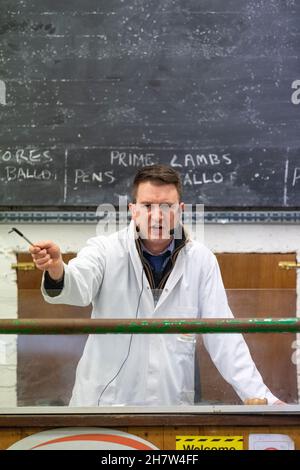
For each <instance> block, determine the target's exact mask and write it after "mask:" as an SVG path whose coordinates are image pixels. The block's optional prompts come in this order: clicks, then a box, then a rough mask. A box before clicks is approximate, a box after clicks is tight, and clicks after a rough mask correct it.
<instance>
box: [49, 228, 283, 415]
mask: <svg viewBox="0 0 300 470" xmlns="http://www.w3.org/2000/svg"><path fill="white" fill-rule="evenodd" d="M42 292H43V295H44V298H45V300H46V301H47V302H49V303H52V304H59V303H64V304H70V305H78V306H85V305H89V304H90V303H91V302H92V304H93V312H92V318H135V317H137V318H139V319H142V318H176V317H177V318H178V317H180V318H197V317H202V318H214V317H227V318H231V317H232V313H231V311H230V309H229V306H228V303H227V298H226V294H225V291H224V287H223V283H222V279H221V275H220V271H219V267H218V264H217V261H216V258H215V256H214V255H213V254H212V253H211V251H210V250H208V249H207V248H206V247H204V246H203V245H202V244H201V243H199V242H196V241H188V242H187V244H186V245H185V246H184V247H183V248H182V249H181V251H180V252H179V255H178V257H177V260H176V263H175V266H174V269H173V271H172V272H171V274H170V276H169V279H168V281H167V283H166V285H165V288H164V289H163V292H162V294H161V296H160V298H159V300H158V303H157V305H156V306H155V305H154V301H153V295H152V292H151V289H150V286H149V283H148V280H147V277H146V275H145V274H144V273H143V269H142V264H141V260H140V258H139V255H138V252H137V249H136V246H135V229H134V223H133V222H131V224H130V225H129V227H128V228H126V229H124V230H121V231H120V232H116V233H114V234H112V235H110V236H108V237H105V236H98V237H95V238H91V239H90V240H89V241H88V242H87V246H86V247H85V248H83V249H82V250H81V251H80V252H79V253H78V256H77V257H76V258H75V259H73V260H71V261H70V262H69V264H68V265H66V266H65V280H64V288H63V290H62V292H61V293H60V294H59V295H58V296H56V297H49V296H48V295H47V293H46V291H45V290H44V288H43V286H42ZM141 292H142V294H141ZM140 294H141V295H140ZM137 310H138V311H137ZM130 338H131V335H124V334H106V335H90V336H89V338H88V340H87V343H86V346H85V349H84V352H83V355H82V357H81V359H80V361H79V364H78V367H77V371H76V381H75V385H74V389H73V394H72V398H71V402H70V405H71V406H97V405H116V404H117V405H128V406H129V405H132V406H134V405H149V406H165V405H166V406H168V405H181V404H193V400H194V352H195V344H194V342H193V341H189V338H188V337H187V338H185V337H184V336H183V335H180V334H168V335H163V334H153V335H146V334H136V335H133V336H132V341H131V344H130ZM204 343H205V346H206V348H207V350H208V352H209V354H210V356H211V358H212V360H213V362H214V363H215V365H216V366H217V368H218V369H219V371H220V373H221V374H222V376H223V377H224V378H225V380H227V381H228V382H229V383H230V384H231V385H232V386H233V388H234V389H235V391H236V392H237V393H238V395H239V396H240V398H241V399H242V400H244V399H246V398H253V397H256V398H264V397H266V398H267V399H268V403H273V402H274V401H276V400H277V398H276V397H274V395H273V394H272V393H271V392H270V390H269V389H268V388H267V387H266V385H265V384H264V383H263V380H262V378H261V375H260V374H259V372H258V371H257V369H256V367H255V365H254V363H253V361H252V359H251V356H250V353H249V350H248V347H247V345H246V344H245V342H244V340H243V337H242V335H240V334H207V335H204ZM127 355H128V358H127V359H126V361H125V364H124V366H123V367H122V369H121V370H120V368H121V365H122V363H123V362H124V360H125V358H126V357H127ZM118 372H119V373H118ZM116 374H117V377H116V378H115V379H114V380H113V381H112V383H110V385H108V383H109V382H110V381H111V380H112V379H113V377H114V376H115V375H116ZM107 385H108V386H107ZM106 386H107V388H106V390H105V392H104V393H103V390H104V389H105V387H106ZM101 394H102V395H101ZM100 396H101V399H100Z"/></svg>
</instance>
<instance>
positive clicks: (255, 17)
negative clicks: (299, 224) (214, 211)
mask: <svg viewBox="0 0 300 470" xmlns="http://www.w3.org/2000/svg"><path fill="white" fill-rule="evenodd" d="M0 38H1V49H0V206H2V207H8V206H9V207H12V206H14V207H29V206H31V207H53V206H55V207H81V206H97V205H98V204H100V203H103V202H107V203H112V204H115V205H116V204H117V203H118V197H119V196H120V195H125V194H129V193H130V186H131V182H132V178H133V176H134V174H135V172H136V170H137V168H138V167H140V166H141V165H146V164H152V163H156V162H162V163H167V164H170V165H172V166H174V168H176V169H178V170H179V171H180V172H181V174H182V178H183V183H184V200H185V201H186V202H187V203H204V204H205V205H206V206H207V207H221V208H227V207H236V208H243V207H247V208H257V207H258V208H264V207H265V208H274V207H276V208H292V207H297V206H299V205H300V191H299V188H300V3H299V2H298V1H296V0H269V1H262V0H248V1H244V0H226V1H224V0H181V1H179V0H178V1H175V0H162V1H159V2H154V1H150V0H109V1H108V0H72V1H71V0H64V1H61V0H28V1H26V2H19V1H17V0H1V3H0Z"/></svg>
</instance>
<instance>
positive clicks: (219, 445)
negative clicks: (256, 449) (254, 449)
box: [176, 436, 244, 450]
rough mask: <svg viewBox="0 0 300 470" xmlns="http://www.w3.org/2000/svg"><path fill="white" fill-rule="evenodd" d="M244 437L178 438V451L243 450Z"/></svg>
mask: <svg viewBox="0 0 300 470" xmlns="http://www.w3.org/2000/svg"><path fill="white" fill-rule="evenodd" d="M243 443H244V438H243V436H176V450H243Z"/></svg>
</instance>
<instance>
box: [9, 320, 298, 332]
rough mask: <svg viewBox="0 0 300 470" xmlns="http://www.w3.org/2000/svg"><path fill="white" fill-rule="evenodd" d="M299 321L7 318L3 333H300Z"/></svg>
mask: <svg viewBox="0 0 300 470" xmlns="http://www.w3.org/2000/svg"><path fill="white" fill-rule="evenodd" d="M297 332H300V319H298V318H276V319H274V318H244V319H236V318H234V319H232V318H214V319H196V320H195V319H187V318H185V319H184V320H183V319H180V318H169V319H159V318H158V319H147V318H145V319H142V320H137V319H126V320H124V319H114V320H111V319H101V320H99V319H56V318H55V319H54V318H52V319H36V318H35V319H3V320H0V334H25V335H46V334H47V335H49V334H51V335H52V334H53V335H54V334H55V335H58V334H62V335H70V334H74V335H76V334H89V333H93V334H107V333H120V334H125V333H126V334H131V333H135V334H137V333H143V334H150V333H151V334H158V333H163V334H166V333H181V334H188V333H297Z"/></svg>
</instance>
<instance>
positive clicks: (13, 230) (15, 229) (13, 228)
mask: <svg viewBox="0 0 300 470" xmlns="http://www.w3.org/2000/svg"><path fill="white" fill-rule="evenodd" d="M11 232H16V233H17V234H18V235H19V236H20V237H22V238H24V240H26V241H27V243H29V245H31V246H34V244H33V243H32V242H31V241H30V240H29V239H28V238H27V237H25V235H23V233H22V232H20V230H18V229H17V228H15V227H12V229H11V230H10V231H9V232H8V233H11Z"/></svg>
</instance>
